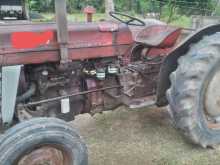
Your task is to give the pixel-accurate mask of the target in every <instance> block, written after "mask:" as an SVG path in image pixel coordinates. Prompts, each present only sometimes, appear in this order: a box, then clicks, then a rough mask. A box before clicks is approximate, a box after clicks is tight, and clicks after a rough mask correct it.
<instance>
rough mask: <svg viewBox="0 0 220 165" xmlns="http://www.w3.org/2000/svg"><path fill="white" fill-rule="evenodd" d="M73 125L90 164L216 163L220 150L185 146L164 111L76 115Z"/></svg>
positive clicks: (194, 164) (206, 164)
mask: <svg viewBox="0 0 220 165" xmlns="http://www.w3.org/2000/svg"><path fill="white" fill-rule="evenodd" d="M73 125H74V126H75V127H77V128H78V129H79V130H80V132H81V135H82V136H83V137H84V139H85V141H86V143H87V145H88V149H89V162H90V165H219V164H220V148H219V149H216V150H212V149H202V148H200V147H196V146H194V145H192V144H189V143H188V142H187V141H185V139H184V138H182V137H181V136H180V134H179V132H178V131H176V130H175V129H174V128H173V126H172V123H171V121H170V118H169V115H168V113H167V111H166V109H158V108H149V109H146V108H145V109H140V110H135V111H131V110H127V109H125V108H124V107H120V108H119V109H117V110H115V111H113V112H106V113H104V114H98V115H96V116H94V117H90V116H89V115H82V116H79V117H77V119H76V120H75V121H74V123H73Z"/></svg>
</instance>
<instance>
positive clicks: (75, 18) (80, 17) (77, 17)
mask: <svg viewBox="0 0 220 165" xmlns="http://www.w3.org/2000/svg"><path fill="white" fill-rule="evenodd" d="M42 15H43V17H44V19H43V20H40V21H53V20H54V18H55V15H54V14H51V13H43V14H42ZM102 19H105V14H103V13H96V14H95V15H94V17H93V20H94V21H100V20H102ZM68 20H69V21H72V22H84V21H85V20H86V17H85V15H84V14H81V13H75V14H68ZM38 21H39V20H38Z"/></svg>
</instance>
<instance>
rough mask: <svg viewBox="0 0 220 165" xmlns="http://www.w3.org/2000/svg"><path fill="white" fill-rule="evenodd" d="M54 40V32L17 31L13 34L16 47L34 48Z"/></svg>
mask: <svg viewBox="0 0 220 165" xmlns="http://www.w3.org/2000/svg"><path fill="white" fill-rule="evenodd" d="M51 40H53V32H52V31H45V32H42V33H38V32H15V33H12V35H11V42H12V46H13V47H14V48H16V49H32V48H37V47H40V46H43V45H47V44H49V43H50V41H51Z"/></svg>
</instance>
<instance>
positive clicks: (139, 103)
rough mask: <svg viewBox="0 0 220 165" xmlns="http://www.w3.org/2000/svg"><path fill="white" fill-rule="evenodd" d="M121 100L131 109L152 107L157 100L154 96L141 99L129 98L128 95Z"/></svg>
mask: <svg viewBox="0 0 220 165" xmlns="http://www.w3.org/2000/svg"><path fill="white" fill-rule="evenodd" d="M121 101H122V103H123V104H124V105H126V106H127V107H128V108H129V109H138V108H144V107H151V106H154V105H155V103H156V102H155V100H154V98H153V97H144V98H139V99H129V98H128V97H127V96H124V97H122V98H121Z"/></svg>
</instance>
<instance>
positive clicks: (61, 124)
mask: <svg viewBox="0 0 220 165" xmlns="http://www.w3.org/2000/svg"><path fill="white" fill-rule="evenodd" d="M55 6H56V20H57V21H56V24H55V23H40V24H36V23H35V24H34V23H26V24H17V23H16V24H14V23H10V24H2V25H1V26H0V38H1V40H0V64H1V87H2V88H1V111H0V112H1V113H0V114H1V115H0V119H1V120H0V121H1V123H0V126H1V130H2V135H1V136H0V163H1V164H2V165H27V164H28V165H39V164H50V165H73V164H74V165H87V164H88V154H87V149H86V146H85V144H84V142H83V140H82V139H81V137H80V136H79V134H78V133H77V131H76V130H75V129H73V128H72V127H70V126H69V125H68V124H67V123H66V122H65V121H71V120H74V117H75V116H76V115H78V114H83V113H90V114H92V115H94V114H96V113H101V112H103V111H108V110H113V109H114V108H116V107H118V106H120V105H126V106H128V107H129V108H131V109H133V108H141V107H147V106H149V105H157V106H159V107H163V106H167V105H169V110H170V114H171V116H172V118H173V121H174V124H175V126H176V127H177V128H178V129H179V130H180V131H181V132H182V133H183V134H184V135H185V136H186V137H187V138H188V139H190V140H191V141H192V142H193V143H195V144H198V145H201V146H203V147H213V146H215V145H217V144H219V143H220V111H219V110H218V107H219V105H220V98H219V97H220V91H219V88H218V87H217V86H218V82H219V79H220V75H219V74H220V72H219V66H220V65H219V60H220V55H219V52H220V49H219V47H220V40H219V38H220V33H219V31H220V25H213V26H210V27H207V28H204V29H202V30H200V31H198V32H196V33H195V34H193V35H191V36H190V37H188V39H186V40H185V41H184V42H182V44H180V45H179V46H175V45H176V43H177V40H178V39H179V37H180V34H181V29H179V28H175V27H170V26H167V25H152V26H146V24H145V22H143V21H142V20H140V19H138V18H134V17H132V16H129V15H125V14H121V13H114V12H112V13H110V15H111V16H112V17H114V18H115V19H117V20H118V21H119V22H115V21H103V22H99V23H81V24H76V23H73V24H72V23H71V24H67V19H66V4H65V1H60V0H56V1H55ZM121 16H123V19H122V18H121ZM125 18H126V19H125ZM174 46H175V48H174Z"/></svg>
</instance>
